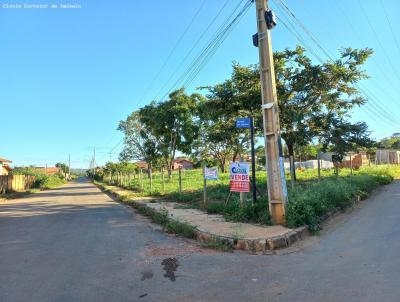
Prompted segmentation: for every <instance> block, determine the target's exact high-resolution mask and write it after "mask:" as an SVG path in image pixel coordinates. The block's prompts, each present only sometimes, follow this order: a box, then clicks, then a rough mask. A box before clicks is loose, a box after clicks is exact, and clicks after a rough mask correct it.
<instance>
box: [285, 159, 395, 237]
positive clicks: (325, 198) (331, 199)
mask: <svg viewBox="0 0 400 302" xmlns="http://www.w3.org/2000/svg"><path fill="white" fill-rule="evenodd" d="M399 173H400V169H399V168H398V167H397V168H378V169H371V168H369V169H361V170H360V171H357V172H356V173H355V174H353V175H349V176H344V177H330V178H325V179H323V180H321V181H320V182H312V183H309V184H307V185H304V186H298V187H296V189H295V190H290V191H289V192H290V194H289V203H288V205H287V207H286V223H287V226H288V227H298V226H303V225H307V226H308V227H309V229H310V230H311V231H317V230H319V229H320V223H321V218H322V217H324V215H326V214H327V213H329V212H330V211H333V210H335V209H345V208H347V207H349V206H351V205H352V204H353V202H354V201H355V199H356V198H365V197H367V196H368V194H369V193H371V192H372V191H373V190H374V189H376V188H377V187H378V186H380V185H385V184H389V183H390V182H392V180H393V179H394V178H395V177H398V176H399V175H400V174H399Z"/></svg>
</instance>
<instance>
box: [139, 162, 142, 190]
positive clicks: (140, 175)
mask: <svg viewBox="0 0 400 302" xmlns="http://www.w3.org/2000/svg"><path fill="white" fill-rule="evenodd" d="M139 186H140V191H143V175H142V168H140V169H139Z"/></svg>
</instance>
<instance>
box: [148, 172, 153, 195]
mask: <svg viewBox="0 0 400 302" xmlns="http://www.w3.org/2000/svg"><path fill="white" fill-rule="evenodd" d="M149 178H150V193H151V192H153V170H152V169H151V168H149Z"/></svg>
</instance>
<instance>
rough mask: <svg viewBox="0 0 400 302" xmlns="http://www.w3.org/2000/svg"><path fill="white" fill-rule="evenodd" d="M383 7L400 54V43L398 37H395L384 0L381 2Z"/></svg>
mask: <svg viewBox="0 0 400 302" xmlns="http://www.w3.org/2000/svg"><path fill="white" fill-rule="evenodd" d="M381 5H382V8H383V12H384V13H385V17H386V21H387V23H388V25H389V28H390V32H391V33H392V36H393V40H394V42H395V44H396V47H397V50H398V51H399V54H400V45H399V41H398V40H397V37H396V35H395V33H394V30H393V27H392V24H391V23H390V19H389V15H388V13H387V11H386V8H385V4H384V3H383V0H381Z"/></svg>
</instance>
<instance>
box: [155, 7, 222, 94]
mask: <svg viewBox="0 0 400 302" xmlns="http://www.w3.org/2000/svg"><path fill="white" fill-rule="evenodd" d="M229 1H230V0H226V1H225V3H224V4H223V5H222V7H221V8H220V10H219V11H218V12H217V14H216V15H215V16H214V18H213V19H212V20H211V22H210V23H209V24H208V26H207V27H206V28H205V29H204V30H203V32H202V33H201V35H200V36H199V37H198V39H197V40H196V42H195V43H194V44H193V46H192V48H191V49H190V50H189V52H188V53H187V54H186V55H185V57H184V58H183V60H182V61H181V63H180V64H179V65H178V66H177V67H176V68H175V69H174V71H173V72H172V75H171V76H170V77H169V79H168V81H166V82H165V83H164V85H162V86H161V88H160V89H159V90H158V92H157V94H156V99H158V96H159V95H160V93H161V92H162V91H163V90H164V89H165V87H167V85H168V84H169V83H170V81H171V80H172V78H173V76H174V75H175V74H177V73H178V71H179V70H180V69H181V68H182V66H183V64H184V63H185V62H186V60H187V59H188V58H189V56H190V55H191V54H192V52H193V50H194V49H195V48H196V47H197V45H198V44H199V43H200V41H201V40H202V39H203V37H204V36H205V35H206V33H207V32H208V30H209V29H210V28H211V26H213V25H214V23H215V21H216V20H217V19H218V17H219V16H220V15H221V13H222V11H223V10H224V9H225V7H226V6H227V4H228V3H229Z"/></svg>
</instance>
